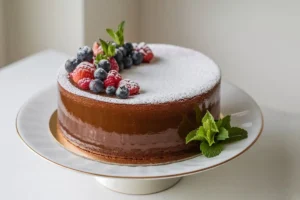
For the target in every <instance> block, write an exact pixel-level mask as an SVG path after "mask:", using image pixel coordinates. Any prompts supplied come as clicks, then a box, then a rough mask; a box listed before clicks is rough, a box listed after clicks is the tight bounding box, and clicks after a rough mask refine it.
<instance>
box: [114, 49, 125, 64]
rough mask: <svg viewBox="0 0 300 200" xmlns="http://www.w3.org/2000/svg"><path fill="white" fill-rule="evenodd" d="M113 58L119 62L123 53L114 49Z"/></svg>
mask: <svg viewBox="0 0 300 200" xmlns="http://www.w3.org/2000/svg"><path fill="white" fill-rule="evenodd" d="M114 58H115V59H116V61H117V62H121V61H122V60H123V53H122V52H121V50H119V49H116V51H115V56H114Z"/></svg>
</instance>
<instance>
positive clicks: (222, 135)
mask: <svg viewBox="0 0 300 200" xmlns="http://www.w3.org/2000/svg"><path fill="white" fill-rule="evenodd" d="M219 130H220V132H219V133H218V135H217V140H226V139H227V138H229V133H228V131H227V130H226V129H225V128H224V127H221V128H220V129H219Z"/></svg>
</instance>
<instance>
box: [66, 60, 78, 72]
mask: <svg viewBox="0 0 300 200" xmlns="http://www.w3.org/2000/svg"><path fill="white" fill-rule="evenodd" d="M79 63H80V60H78V59H77V58H70V59H68V60H67V61H66V63H65V69H66V71H67V72H68V73H71V72H73V71H74V69H75V68H76V67H77V65H79Z"/></svg>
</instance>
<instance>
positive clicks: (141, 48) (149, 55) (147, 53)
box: [135, 42, 154, 63]
mask: <svg viewBox="0 0 300 200" xmlns="http://www.w3.org/2000/svg"><path fill="white" fill-rule="evenodd" d="M135 50H137V51H138V52H140V53H142V54H143V56H144V58H143V62H144V63H149V62H150V61H151V60H152V59H153V57H154V54H153V52H152V50H151V49H150V47H149V46H148V45H147V44H145V43H144V42H141V43H140V44H138V45H137V46H135Z"/></svg>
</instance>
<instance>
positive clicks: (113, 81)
mask: <svg viewBox="0 0 300 200" xmlns="http://www.w3.org/2000/svg"><path fill="white" fill-rule="evenodd" d="M117 85H118V84H117V80H116V78H115V77H114V76H110V77H108V78H107V79H106V80H105V81H104V87H105V88H107V87H108V86H114V87H117Z"/></svg>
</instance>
